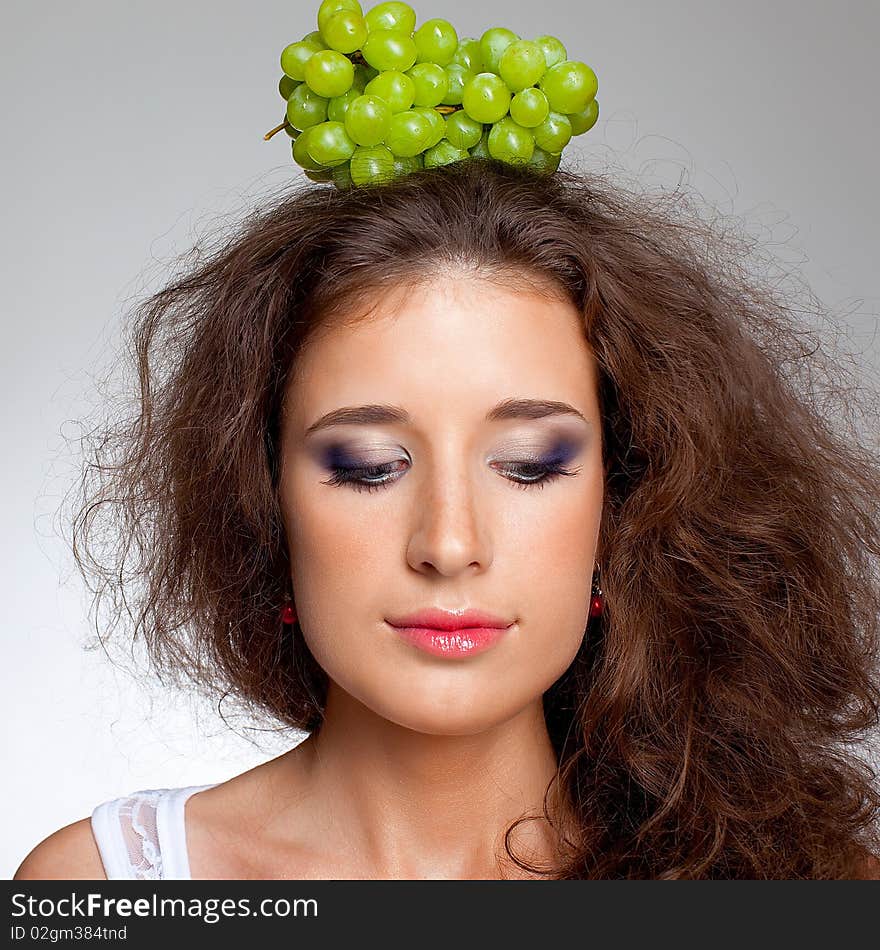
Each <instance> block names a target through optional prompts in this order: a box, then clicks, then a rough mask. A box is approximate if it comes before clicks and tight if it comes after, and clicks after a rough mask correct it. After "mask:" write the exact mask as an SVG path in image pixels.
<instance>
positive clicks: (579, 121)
mask: <svg viewBox="0 0 880 950" xmlns="http://www.w3.org/2000/svg"><path fill="white" fill-rule="evenodd" d="M598 118H599V100H598V99H591V100H590V104H589V105H588V106H587V108H586V109H584V110H583V112H571V113H569V115H568V121H569V122H571V134H572V135H582V134H583V133H584V132H589V131H590V129H591V128H593V126H594V125H595V124H596V120H597V119H598Z"/></svg>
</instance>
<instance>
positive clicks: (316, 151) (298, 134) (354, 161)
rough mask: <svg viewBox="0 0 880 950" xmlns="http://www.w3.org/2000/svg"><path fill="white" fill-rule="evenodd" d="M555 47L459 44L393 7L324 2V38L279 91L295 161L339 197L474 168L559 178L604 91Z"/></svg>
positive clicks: (291, 53) (291, 56) (291, 52)
mask: <svg viewBox="0 0 880 950" xmlns="http://www.w3.org/2000/svg"><path fill="white" fill-rule="evenodd" d="M567 56H568V54H567V52H566V49H565V47H564V46H563V44H562V43H561V42H560V41H559V40H558V39H556V37H554V36H539V37H537V38H536V39H534V40H525V39H521V38H520V37H519V36H518V35H517V34H516V33H514V32H513V31H512V30H508V29H505V28H504V27H492V28H491V29H488V30H486V31H485V32H484V33H483V35H482V36H481V37H480V38H479V39H474V38H471V37H466V38H463V39H459V37H458V34H457V33H456V32H455V28H454V27H453V26H452V24H451V23H450V22H449V21H448V20H442V19H431V20H426V21H425V22H424V23H422V24H421V26H419V27H418V29H416V14H415V11H414V10H413V8H412V7H411V6H410V5H409V4H407V3H402V2H398V0H390V2H384V3H378V4H377V5H376V6H374V7H372V8H371V9H370V10H368V11H367V13H364V12H363V10H362V9H361V5H360V3H359V2H358V0H323V2H322V3H321V5H320V7H319V8H318V29H317V30H314V31H313V32H311V33H308V34H306V35H305V36H304V37H303V38H302V39H301V40H298V41H297V42H295V43H291V44H289V45H288V46H286V47H285V48H284V50H283V51H282V53H281V69H282V70H283V72H284V75H283V76H282V77H281V80H280V82H279V83H278V90H279V92H280V93H281V95H282V97H283V98H284V99H285V100H286V102H287V112H286V115H285V118H284V122H283V123H282V124H281V125H279V126H277V127H276V128H275V129H272V130H271V131H270V132H267V133H266V135H265V138H267V139H268V138H270V137H271V136H272V135H274V134H275V133H276V132H280V131H281V130H282V129H284V130H285V131H286V132H287V134H288V135H289V136H290V137H291V139H292V140H293V141H292V142H291V145H292V148H293V158H294V161H295V162H296V163H297V164H298V165H299V166H300V167H301V168H303V169H304V171H305V174H306V175H307V176H308V177H309V178H310V179H312V180H313V181H321V182H332V183H333V184H334V185H335V186H336V187H337V188H348V187H351V186H352V185H365V184H370V183H376V182H380V181H387V180H389V179H393V178H396V177H398V176H400V175H404V174H407V173H408V172H411V171H414V170H416V169H418V168H423V167H424V168H429V167H433V166H436V165H446V164H449V163H450V162H456V161H460V160H462V159H465V158H467V157H468V156H480V157H483V158H488V157H491V158H495V159H500V160H502V161H505V162H509V163H511V164H527V165H530V166H532V167H533V168H535V169H537V170H538V171H540V172H545V173H548V174H549V173H552V172H554V171H555V170H556V169H557V168H558V167H559V161H560V156H561V154H562V150H563V149H564V148H565V146H566V145H567V144H568V142H569V141H570V140H571V138H572V136H574V135H580V134H581V133H583V132H586V131H588V130H589V129H591V128H592V127H593V126H594V125H595V124H596V120H597V119H598V117H599V103H598V101H597V99H596V91H597V89H598V81H597V79H596V74H595V73H594V72H593V70H592V69H591V68H590V67H589V66H587V64H586V63H582V62H579V61H577V60H570V59H568V58H567Z"/></svg>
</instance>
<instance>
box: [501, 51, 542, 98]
mask: <svg viewBox="0 0 880 950" xmlns="http://www.w3.org/2000/svg"><path fill="white" fill-rule="evenodd" d="M546 71H547V60H546V59H544V51H543V50H542V49H541V47H540V46H538V44H537V43H533V42H532V41H531V40H515V41H514V42H513V43H511V44H510V45H509V46H508V47H506V48H505V50H504V52H503V53H502V54H501V57H500V59H499V60H498V75H499V76H501V78H502V79H503V80H504V81H505V82H506V83H507V85H508V86H509V87H510V89H511V91H512V92H519V91H520V89H526V88H528V87H529V86H534V85H535V83H536V82H537V81H538V80H539V79H540V78H541V76H543V75H544V73H545V72H546Z"/></svg>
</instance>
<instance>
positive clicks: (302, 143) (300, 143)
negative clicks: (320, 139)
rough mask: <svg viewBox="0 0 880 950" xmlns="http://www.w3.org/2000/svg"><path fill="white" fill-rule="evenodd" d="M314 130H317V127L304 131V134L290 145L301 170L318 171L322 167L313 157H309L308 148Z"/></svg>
mask: <svg viewBox="0 0 880 950" xmlns="http://www.w3.org/2000/svg"><path fill="white" fill-rule="evenodd" d="M313 128H315V126H310V127H309V128H308V129H304V130H303V132H302V134H301V135H299V136H297V138H295V139H294V140H293V141H292V142H291V143H290V145H291V148H292V149H293V159H294V161H295V162H296V163H297V164H298V165H299V166H300V168H310V169H317V168H320V167H321V165H320V163H319V162H316V161H315V160H314V159H313V158H312V156H311V155H309V152H308V149H307V148H306V146H307V145H308V141H309V136H310V135H311V134H312V129H313Z"/></svg>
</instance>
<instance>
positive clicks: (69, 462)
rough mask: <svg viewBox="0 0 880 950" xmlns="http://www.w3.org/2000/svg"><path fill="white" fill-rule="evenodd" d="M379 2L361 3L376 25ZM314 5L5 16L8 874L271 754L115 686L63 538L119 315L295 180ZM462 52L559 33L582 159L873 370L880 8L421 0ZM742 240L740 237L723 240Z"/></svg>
mask: <svg viewBox="0 0 880 950" xmlns="http://www.w3.org/2000/svg"><path fill="white" fill-rule="evenodd" d="M369 6H371V4H369V3H365V4H364V8H365V9H368V8H369ZM317 7H318V2H317V0H310V2H308V3H291V2H289V0H287V2H263V0H253V2H248V3H244V2H241V3H232V2H223V0H212V2H210V3H208V2H202V0H199V2H193V0H188V2H184V3H182V2H174V3H171V2H168V0H149V2H144V0H136V2H134V0H127V2H124V3H122V2H118V0H113V2H95V0H92V2H82V3H76V4H70V3H60V2H44V3H39V4H37V3H30V2H17V3H16V2H12V3H10V2H9V0H7V2H5V3H4V4H3V6H2V11H3V12H2V14H0V16H2V33H3V35H4V36H5V38H6V42H5V44H4V56H3V58H2V62H0V70H2V79H3V88H4V89H5V95H4V96H3V100H2V110H3V116H2V126H0V129H2V132H0V134H2V137H3V141H2V144H3V148H2V152H0V155H2V158H0V160H2V162H3V183H4V193H5V194H4V202H3V206H4V215H3V220H4V225H3V228H2V242H3V246H2V254H0V262H2V268H3V275H2V276H3V288H4V293H3V309H2V328H3V347H2V361H3V372H2V387H3V389H2V397H3V405H4V410H5V411H4V417H3V418H4V435H3V442H4V448H5V459H6V464H5V465H3V466H2V469H0V479H2V491H0V505H2V525H3V531H2V539H0V546H2V555H0V557H2V566H3V571H2V597H3V601H2V604H3V620H4V628H3V635H4V639H5V642H4V651H3V660H4V663H3V667H4V674H3V698H2V703H3V709H2V712H3V716H4V719H5V729H4V742H3V748H2V750H0V756H2V761H3V762H4V764H5V766H6V781H5V782H4V783H3V792H2V795H3V799H2V805H3V808H2V811H3V814H4V828H3V833H2V845H0V871H2V873H4V874H5V875H7V876H9V877H11V875H12V874H13V873H14V871H15V868H16V867H17V865H18V863H19V862H20V861H21V859H22V858H23V857H24V855H25V854H26V852H27V851H28V850H29V849H30V848H31V847H32V846H33V845H34V844H36V842H37V841H39V840H40V839H42V838H43V837H45V836H46V835H47V834H49V833H50V832H51V831H53V830H55V829H56V828H58V827H60V826H61V825H64V824H67V823H68V822H71V821H74V820H76V819H79V818H82V817H85V816H87V815H88V814H90V812H91V810H92V808H93V807H94V805H95V804H97V803H98V802H99V801H103V800H105V799H108V798H112V797H116V796H118V795H122V794H124V793H126V792H129V791H132V790H134V789H138V788H158V787H166V786H176V785H186V784H196V783H203V782H204V783H207V782H214V781H221V780H223V779H225V778H228V777H229V776H231V775H233V774H235V773H237V772H239V771H242V770H243V769H245V768H248V767H250V766H251V765H254V764H256V763H257V762H259V761H263V760H264V759H266V758H268V757H269V756H271V755H274V754H276V753H277V752H279V751H281V748H283V747H284V745H283V743H278V742H275V743H274V744H273V743H272V742H269V741H268V740H266V741H263V743H262V745H261V746H260V747H255V746H253V745H252V744H250V743H249V742H248V741H246V740H245V739H243V738H239V737H237V736H235V735H234V734H231V733H229V732H228V731H227V730H226V728H225V726H224V725H223V723H222V721H221V720H220V719H219V718H218V717H217V716H216V715H214V714H213V712H212V711H211V709H210V707H208V708H205V707H204V706H202V705H200V704H198V703H196V702H194V701H192V700H190V699H189V698H188V697H186V696H174V695H172V694H167V693H165V692H163V690H161V689H159V688H158V687H157V688H156V689H154V690H152V691H144V690H142V689H141V688H139V687H138V686H136V685H135V684H133V683H132V682H131V681H130V680H129V679H128V678H126V677H125V676H123V675H122V674H120V673H119V672H118V671H115V670H114V669H112V668H111V667H110V666H109V665H108V663H107V661H106V659H105V658H104V656H103V654H102V653H101V652H100V651H94V650H92V651H89V650H84V649H83V648H82V643H83V642H84V641H86V640H87V638H88V637H89V635H90V629H89V624H88V622H87V619H86V618H87V607H88V598H87V596H86V594H85V593H84V591H83V590H82V588H81V586H80V584H79V582H78V575H76V574H75V573H73V571H72V567H71V560H70V556H69V554H68V553H67V550H66V548H65V547H64V545H63V544H62V543H61V541H60V540H59V538H58V532H57V525H56V515H55V512H56V509H57V507H58V505H59V504H60V502H61V500H62V496H63V495H64V493H65V491H66V490H67V489H68V487H69V485H70V481H71V479H72V478H74V477H75V476H76V473H77V457H76V449H77V444H76V442H75V439H76V437H77V435H78V434H79V428H78V425H77V423H76V420H78V419H80V418H82V417H83V416H84V415H86V414H87V413H89V412H91V411H92V410H93V409H94V408H95V406H96V405H99V401H98V397H97V396H96V395H95V392H94V391H93V389H92V382H93V380H94V379H97V378H100V377H103V376H105V375H107V373H108V372H111V371H114V364H113V359H114V357H113V354H114V353H115V352H116V350H115V347H116V346H117V345H118V333H119V326H120V315H121V314H122V312H123V310H125V309H126V308H127V307H128V306H129V305H130V304H131V303H132V302H133V301H134V299H135V298H136V297H138V296H139V295H141V294H142V293H144V292H146V290H148V289H151V288H154V287H156V286H158V285H159V284H160V283H161V281H162V275H163V267H164V266H165V265H166V264H167V262H168V260H169V259H170V258H171V257H172V256H173V255H175V254H177V253H180V252H183V251H184V250H186V248H187V247H188V246H189V245H190V244H191V242H192V240H193V238H194V236H196V235H197V234H198V233H201V232H202V231H203V230H204V229H206V228H208V229H210V228H213V227H215V226H222V222H223V218H224V216H226V215H230V214H231V215H233V216H236V215H239V214H240V213H242V212H243V211H244V210H246V209H247V208H248V207H250V206H252V205H253V204H254V203H255V202H257V201H259V195H260V193H261V192H263V191H265V189H267V188H276V187H279V186H280V185H281V184H283V183H284V182H285V181H287V180H289V179H290V176H292V175H298V174H299V172H298V170H297V169H296V168H295V166H293V165H292V163H291V160H290V152H289V142H288V140H287V138H286V136H284V135H283V134H281V135H279V136H276V138H274V139H272V140H271V141H270V142H268V143H267V142H264V141H263V140H262V134H263V133H264V132H265V131H266V130H267V129H269V128H271V127H272V126H274V125H275V124H276V123H277V122H279V121H280V120H281V117H282V115H283V103H282V101H281V99H280V97H279V96H278V93H277V90H276V83H277V80H278V77H279V75H280V68H279V65H278V57H279V54H280V52H281V49H282V48H283V47H284V46H285V45H286V44H287V43H289V42H292V41H293V40H296V39H299V38H300V37H301V36H302V35H303V34H304V33H306V32H308V31H309V30H311V29H314V28H315V14H316V11H317ZM414 7H415V9H416V12H417V14H418V15H419V22H422V21H423V20H424V19H427V18H429V17H432V16H443V17H445V18H447V19H449V20H450V21H451V22H452V23H453V24H454V25H455V27H456V29H457V30H458V33H459V35H460V36H479V35H480V33H481V32H482V31H483V30H485V29H487V28H488V27H490V26H507V27H509V28H511V29H513V30H515V31H516V32H517V33H519V34H520V35H521V36H523V37H533V36H536V35H538V34H541V33H552V34H555V35H557V36H559V37H560V38H561V39H562V40H563V42H564V43H565V44H566V46H567V48H568V52H569V56H570V57H571V58H573V59H581V60H583V61H585V62H587V63H589V64H590V65H591V66H592V67H593V69H595V71H596V73H597V75H598V77H599V95H598V98H599V101H600V104H601V116H600V120H599V123H598V125H597V126H596V127H595V128H594V129H593V130H592V131H591V132H589V133H588V134H587V135H586V136H584V137H583V138H581V139H577V140H575V141H576V143H577V147H578V149H579V150H581V151H582V152H583V153H584V154H585V155H587V156H592V155H595V156H597V157H598V156H602V155H603V154H605V155H611V156H613V157H614V158H615V159H616V161H618V162H620V163H621V167H623V168H625V169H627V170H629V171H630V172H631V173H632V174H634V175H637V176H638V177H639V178H640V180H644V181H646V182H650V183H651V184H652V185H653V183H657V185H658V186H659V187H668V186H669V185H674V184H675V183H676V182H677V181H678V180H679V179H680V178H682V177H684V178H685V179H686V180H687V181H688V182H689V183H690V186H691V187H692V188H693V189H695V190H697V191H698V192H699V193H700V194H702V195H703V196H704V197H705V200H706V201H707V203H708V205H709V206H711V207H712V208H714V209H715V210H716V211H717V212H718V213H719V214H724V215H733V216H734V217H735V219H736V220H738V221H741V222H744V223H745V228H746V231H747V232H748V233H750V234H753V235H755V237H756V238H758V239H760V241H761V242H762V244H763V245H764V246H765V247H766V248H767V249H768V251H769V252H771V253H772V254H774V255H775V256H776V258H777V260H779V261H780V262H781V264H782V266H783V267H790V268H792V269H793V270H795V271H796V272H797V273H799V274H800V275H802V277H803V278H804V279H805V280H807V281H808V282H809V284H810V286H812V288H813V290H814V291H815V292H816V294H818V295H819V297H820V298H821V299H822V300H824V301H825V303H826V304H827V305H828V307H829V308H831V309H833V310H834V311H835V312H837V313H838V314H839V315H840V321H841V326H843V327H844V328H845V330H846V334H847V336H848V338H849V339H850V340H851V341H852V345H853V350H854V351H855V352H856V353H857V354H858V356H857V360H858V366H860V372H864V373H865V374H866V375H867V374H868V373H869V372H873V371H875V370H876V369H877V367H878V366H880V341H878V339H877V336H876V330H877V320H878V318H877V314H878V291H880V286H878V268H877V258H878V236H877V233H878V232H877V226H876V216H877V211H878V185H877V176H876V171H877V155H878V153H880V132H878V124H877V121H876V117H877V112H876V39H877V36H878V35H880V4H878V3H877V2H876V0H849V2H847V0H842V2H841V0H838V2H835V3H833V4H832V3H831V2H821V3H820V2H804V0H769V2H768V0H738V2H737V3H731V2H729V0H703V2H696V0H690V2H684V0H676V2H670V0H666V2H657V0H615V2H613V3H610V2H604V3H583V2H578V3H574V2H571V0H551V2H548V3H542V4H536V3H519V4H516V3H511V2H509V0H508V2H498V0H489V2H483V3H481V4H480V5H477V4H474V3H464V2H456V0H443V2H442V3H437V4H428V3H426V2H421V0H420V2H416V3H415V4H414ZM731 220H733V219H731Z"/></svg>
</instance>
